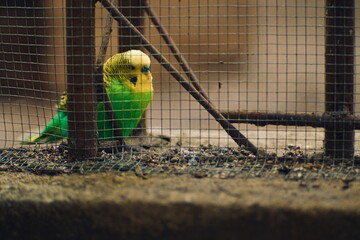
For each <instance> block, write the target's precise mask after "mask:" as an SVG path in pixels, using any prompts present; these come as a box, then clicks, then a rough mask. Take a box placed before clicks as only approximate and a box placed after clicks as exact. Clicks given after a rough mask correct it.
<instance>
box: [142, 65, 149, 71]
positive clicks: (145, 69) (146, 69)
mask: <svg viewBox="0 0 360 240" xmlns="http://www.w3.org/2000/svg"><path fill="white" fill-rule="evenodd" d="M148 71H150V68H149V67H147V66H145V67H142V68H141V72H142V73H147V72H148Z"/></svg>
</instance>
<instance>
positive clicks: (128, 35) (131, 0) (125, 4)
mask: <svg viewBox="0 0 360 240" xmlns="http://www.w3.org/2000/svg"><path fill="white" fill-rule="evenodd" d="M143 1H144V0H119V3H118V6H119V9H120V11H121V12H122V14H124V16H126V17H127V18H128V19H129V20H130V22H131V23H132V24H133V25H134V26H135V27H136V28H137V29H138V30H139V31H140V32H141V33H144V10H143V8H144V7H145V6H146V5H145V4H144V3H143ZM130 49H139V50H143V46H142V45H141V44H140V38H139V37H138V36H137V35H134V34H132V31H131V29H130V28H128V27H125V26H119V52H125V51H127V50H130ZM145 115H146V113H144V115H143V117H142V119H141V120H140V122H139V124H138V126H137V128H136V129H134V130H133V133H132V134H133V135H136V136H140V135H145V134H146V121H145Z"/></svg>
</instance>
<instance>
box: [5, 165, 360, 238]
mask: <svg viewBox="0 0 360 240" xmlns="http://www.w3.org/2000/svg"><path fill="white" fill-rule="evenodd" d="M359 199H360V181H358V180H354V181H351V182H349V181H343V180H324V179H318V180H301V181H290V180H285V179H283V178H278V177H275V178H247V179H244V178H240V179H216V178H196V177H193V176H190V175H182V176H176V175H165V174H160V175H152V176H150V177H147V178H144V177H139V176H136V175H135V174H134V173H133V172H127V173H96V174H86V175H80V174H69V175H66V174H61V175H57V176H47V175H36V174H33V173H15V172H0V232H1V235H2V239H25V238H27V239H81V238H85V237H86V238H87V239H239V238H240V237H241V238H242V239H359V237H360V229H359V227H358V226H359V224H360V201H359ZM3 237H5V238H3Z"/></svg>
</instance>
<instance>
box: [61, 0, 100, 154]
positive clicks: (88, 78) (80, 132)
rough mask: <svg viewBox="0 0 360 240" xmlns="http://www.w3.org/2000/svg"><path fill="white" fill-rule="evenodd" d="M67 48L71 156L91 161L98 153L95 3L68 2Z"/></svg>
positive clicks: (78, 0) (88, 1)
mask: <svg viewBox="0 0 360 240" xmlns="http://www.w3.org/2000/svg"><path fill="white" fill-rule="evenodd" d="M66 46H67V47H66V50H67V94H68V102H67V110H68V123H69V124H68V128H69V137H68V144H69V156H70V157H71V158H72V159H77V160H79V159H85V158H91V157H95V156H96V154H97V125H96V96H95V92H96V91H95V84H94V82H95V74H94V69H95V66H94V64H95V5H94V1H92V0H67V1H66Z"/></svg>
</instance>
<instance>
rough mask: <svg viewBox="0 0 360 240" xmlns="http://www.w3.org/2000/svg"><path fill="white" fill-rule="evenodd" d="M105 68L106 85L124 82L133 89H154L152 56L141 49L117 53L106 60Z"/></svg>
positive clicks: (147, 90)
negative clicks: (151, 65)
mask: <svg viewBox="0 0 360 240" xmlns="http://www.w3.org/2000/svg"><path fill="white" fill-rule="evenodd" d="M103 70H104V82H105V84H106V85H110V84H124V85H126V86H127V87H128V88H129V89H130V90H132V91H139V92H152V91H153V87H152V75H151V72H150V58H149V57H148V56H147V55H146V54H145V53H143V52H142V51H140V50H129V51H126V52H123V53H118V54H115V55H114V56H112V57H111V58H109V59H108V60H107V61H106V62H105V64H104V68H103Z"/></svg>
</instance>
